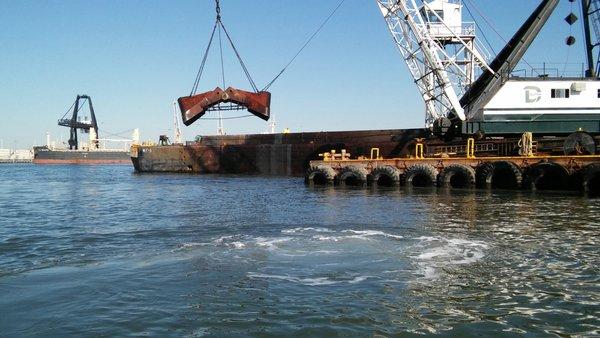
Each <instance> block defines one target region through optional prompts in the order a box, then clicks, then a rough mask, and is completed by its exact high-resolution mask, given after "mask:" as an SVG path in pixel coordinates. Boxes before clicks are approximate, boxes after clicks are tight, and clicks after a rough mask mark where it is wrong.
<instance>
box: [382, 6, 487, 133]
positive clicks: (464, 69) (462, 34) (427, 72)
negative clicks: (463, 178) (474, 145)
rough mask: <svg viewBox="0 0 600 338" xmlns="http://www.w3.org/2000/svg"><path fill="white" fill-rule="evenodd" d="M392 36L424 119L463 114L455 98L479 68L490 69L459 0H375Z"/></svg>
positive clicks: (461, 116) (429, 123)
mask: <svg viewBox="0 0 600 338" xmlns="http://www.w3.org/2000/svg"><path fill="white" fill-rule="evenodd" d="M376 1H377V4H378V5H379V9H380V10H381V13H382V14H383V17H384V18H385V21H386V23H387V26H388V28H389V31H390V32H391V34H392V38H393V39H394V42H395V44H396V46H397V47H398V49H399V50H400V53H401V54H402V57H403V58H404V60H405V61H406V63H407V65H408V69H409V71H410V73H411V75H412V77H413V80H414V82H415V84H416V85H417V87H418V89H419V91H420V93H421V95H422V97H423V100H424V101H425V124H426V126H427V127H429V128H431V127H433V126H434V123H435V122H436V121H438V120H440V119H446V120H447V119H448V118H459V119H461V120H463V121H464V120H465V119H467V118H469V116H465V111H464V109H463V107H462V106H461V104H460V98H461V97H462V95H463V94H464V93H465V92H466V91H467V90H468V89H469V87H470V85H471V84H472V83H473V82H474V81H475V79H476V78H477V76H478V72H479V71H480V70H487V71H489V72H491V73H494V72H493V71H492V69H490V67H489V65H488V61H487V59H488V57H489V55H488V53H487V52H486V51H485V49H484V48H482V46H480V44H478V43H477V42H476V39H475V24H474V23H468V22H463V20H462V6H463V5H462V3H461V1H460V0H429V1H426V0H376Z"/></svg>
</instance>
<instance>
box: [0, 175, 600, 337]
mask: <svg viewBox="0 0 600 338" xmlns="http://www.w3.org/2000/svg"><path fill="white" fill-rule="evenodd" d="M599 213H600V200H598V199H587V198H585V197H582V196H579V195H564V194H552V193H544V194H534V193H529V192H483V191H478V192H473V191H460V192H448V191H444V190H411V191H408V190H404V189H402V188H396V189H391V188H388V189H370V188H369V189H362V188H361V189H352V188H347V189H332V188H327V187H309V186H305V185H304V183H303V181H302V179H301V178H269V177H253V176H250V177H249V176H212V175H208V176H202V175H170V174H161V175H153V174H135V173H134V172H133V170H132V168H131V167H130V166H35V165H28V164H24V165H18V164H16V165H4V166H0V295H1V296H0V336H2V337H17V336H19V337H22V336H77V337H80V336H125V335H152V336H178V337H182V336H183V337H204V336H227V337H235V336H238V337H247V336H261V337H269V336H271V337H281V336H304V337H336V336H337V337H355V336H356V337H365V336H367V337H368V336H378V337H386V336H387V337H389V336H399V335H400V336H403V335H408V336H410V335H418V334H427V335H429V334H437V335H444V336H465V335H479V336H490V335H506V336H515V335H517V336H520V335H527V336H547V335H556V336H562V335H582V336H594V335H595V336H597V335H600V268H599V266H600V246H599V244H600V237H599V234H600V226H599V221H598V214H599Z"/></svg>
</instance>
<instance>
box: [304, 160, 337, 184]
mask: <svg viewBox="0 0 600 338" xmlns="http://www.w3.org/2000/svg"><path fill="white" fill-rule="evenodd" d="M318 175H320V176H323V177H324V178H325V179H326V180H327V184H333V180H334V179H335V176H336V172H335V170H334V169H333V168H332V167H330V166H327V165H322V164H319V165H317V166H311V167H310V168H308V170H307V172H306V176H305V178H304V182H305V183H307V184H310V183H313V184H314V180H315V176H318Z"/></svg>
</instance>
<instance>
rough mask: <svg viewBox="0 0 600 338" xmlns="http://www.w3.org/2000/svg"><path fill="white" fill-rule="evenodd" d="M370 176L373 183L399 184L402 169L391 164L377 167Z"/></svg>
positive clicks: (382, 184)
mask: <svg viewBox="0 0 600 338" xmlns="http://www.w3.org/2000/svg"><path fill="white" fill-rule="evenodd" d="M368 178H369V182H371V184H373V185H381V186H388V187H392V186H397V185H400V170H398V169H397V168H395V167H392V166H389V165H386V166H381V167H376V168H375V169H373V171H371V174H370V175H369V177H368Z"/></svg>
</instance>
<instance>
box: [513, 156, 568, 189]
mask: <svg viewBox="0 0 600 338" xmlns="http://www.w3.org/2000/svg"><path fill="white" fill-rule="evenodd" d="M570 176H571V175H570V174H569V171H568V170H567V169H566V168H565V167H563V166H562V165H560V164H556V163H552V162H543V163H538V164H534V165H532V166H530V167H529V168H527V170H526V171H525V175H524V178H523V186H524V187H525V188H526V189H531V190H569V181H570Z"/></svg>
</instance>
